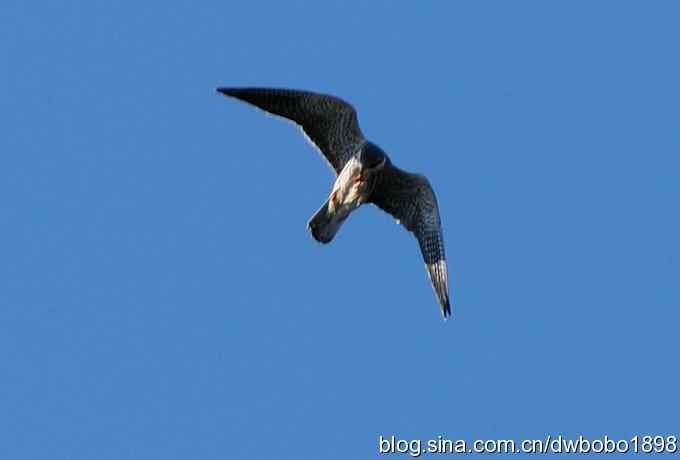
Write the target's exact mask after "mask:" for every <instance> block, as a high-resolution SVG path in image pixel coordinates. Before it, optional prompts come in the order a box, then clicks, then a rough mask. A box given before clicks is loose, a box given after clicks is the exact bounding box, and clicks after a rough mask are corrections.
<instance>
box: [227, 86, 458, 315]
mask: <svg viewBox="0 0 680 460" xmlns="http://www.w3.org/2000/svg"><path fill="white" fill-rule="evenodd" d="M218 91H219V92H220V93H222V94H224V95H226V96H230V97H234V98H237V99H240V100H243V101H245V102H248V103H250V104H252V105H255V106H256V107H259V108H260V109H262V110H264V111H266V112H268V113H271V114H273V115H277V116H281V117H283V118H286V119H288V120H291V121H293V122H294V123H296V124H298V125H299V126H300V127H301V128H302V130H303V131H304V133H305V134H306V135H307V137H308V138H309V139H310V141H311V142H312V143H313V144H314V145H315V146H316V147H317V148H318V149H319V150H320V151H321V153H322V154H323V156H324V157H325V158H326V160H328V162H329V163H330V165H331V167H332V168H333V169H334V170H335V172H336V174H337V178H336V180H335V183H334V184H333V188H332V190H331V193H330V195H329V197H328V199H327V200H326V202H325V203H324V204H323V205H322V206H321V207H320V208H319V210H318V211H317V212H316V213H315V214H314V215H313V216H312V218H311V219H310V220H309V223H308V228H309V230H310V232H311V234H312V236H313V237H314V239H316V240H317V241H319V242H321V243H330V242H331V241H332V239H333V237H334V236H335V235H336V233H337V232H338V230H339V229H340V227H341V226H342V224H343V223H344V222H345V221H346V220H347V218H348V217H349V215H350V214H351V213H352V211H354V210H355V209H357V208H358V207H359V206H361V205H363V204H365V203H372V204H375V205H376V206H378V207H379V208H380V209H382V210H384V211H386V212H387V213H389V214H391V215H392V216H394V217H395V219H397V221H398V222H399V223H401V224H402V225H403V226H404V227H405V228H406V229H407V230H408V231H410V232H413V233H414V235H415V236H416V238H417V239H418V242H419V244H420V249H421V252H422V254H423V259H424V261H425V265H426V267H427V271H428V274H429V276H430V280H431V282H432V286H433V288H434V291H435V294H436V296H437V299H438V300H439V304H440V306H441V309H442V313H443V315H444V317H445V318H446V317H448V316H449V315H450V314H451V307H450V302H449V294H448V273H447V265H446V256H445V252H444V240H443V235H442V229H441V221H440V217H439V207H438V205H437V199H436V197H435V194H434V191H433V190H432V187H431V186H430V183H429V181H428V180H427V179H426V178H425V177H424V176H422V175H418V174H411V173H408V172H405V171H402V170H401V169H399V168H397V167H396V166H394V165H393V164H392V161H391V160H390V158H389V157H388V156H387V154H386V153H385V152H383V151H382V149H380V147H378V146H377V145H375V144H373V143H372V142H370V141H367V140H366V139H365V138H364V136H363V133H362V132H361V129H360V128H359V122H358V120H357V115H356V111H355V110H354V108H353V107H352V106H351V105H350V104H348V103H347V102H345V101H343V100H341V99H338V98H336V97H334V96H329V95H324V94H318V93H312V92H309V91H297V90H287V89H273V88H219V89H218Z"/></svg>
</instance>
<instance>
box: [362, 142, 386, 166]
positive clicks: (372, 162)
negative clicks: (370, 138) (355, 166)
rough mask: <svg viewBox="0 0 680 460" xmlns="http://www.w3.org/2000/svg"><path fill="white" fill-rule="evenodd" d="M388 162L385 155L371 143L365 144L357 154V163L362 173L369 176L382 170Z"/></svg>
mask: <svg viewBox="0 0 680 460" xmlns="http://www.w3.org/2000/svg"><path fill="white" fill-rule="evenodd" d="M388 160H389V159H388V157H387V154H386V153H385V152H383V151H382V149H381V148H380V147H378V146H377V145H375V144H373V143H372V142H367V143H366V145H364V147H363V148H362V149H361V153H360V154H359V162H360V163H361V167H362V169H363V171H364V173H369V174H371V173H376V172H378V171H380V170H382V169H383V168H384V167H385V164H386V163H387V161H388Z"/></svg>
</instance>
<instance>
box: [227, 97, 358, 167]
mask: <svg viewBox="0 0 680 460" xmlns="http://www.w3.org/2000/svg"><path fill="white" fill-rule="evenodd" d="M217 91H218V92H219V93H222V94H224V95H226V96H231V97H234V98H236V99H240V100H242V101H245V102H247V103H249V104H252V105H254V106H256V107H259V108H260V109H262V110H264V111H265V112H268V113H270V114H272V115H277V116H280V117H283V118H287V119H289V120H291V121H293V122H294V123H296V124H297V125H299V126H300V127H301V128H302V130H303V131H304V133H305V134H306V135H307V137H308V138H309V140H310V141H311V142H312V143H313V144H314V145H315V146H316V147H317V148H318V149H319V150H320V151H321V153H322V154H323V156H324V157H325V158H326V160H328V162H329V163H330V165H331V166H332V167H333V169H334V170H335V173H336V174H339V173H340V171H342V168H343V166H345V163H347V160H349V159H350V157H351V156H352V155H353V154H354V153H355V152H356V150H357V149H358V147H359V146H360V145H361V144H362V143H363V142H364V135H363V134H362V132H361V129H360V128H359V121H358V119H357V113H356V111H355V110H354V107H352V106H351V105H350V104H348V103H347V102H345V101H343V100H342V99H339V98H337V97H334V96H328V95H325V94H317V93H312V92H309V91H297V90H290V89H274V88H217Z"/></svg>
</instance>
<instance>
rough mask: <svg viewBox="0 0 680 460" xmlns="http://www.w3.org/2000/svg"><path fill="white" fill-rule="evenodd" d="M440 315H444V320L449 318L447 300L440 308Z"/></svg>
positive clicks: (449, 306)
mask: <svg viewBox="0 0 680 460" xmlns="http://www.w3.org/2000/svg"><path fill="white" fill-rule="evenodd" d="M442 315H444V321H446V320H448V319H449V318H451V305H450V304H449V301H448V300H447V301H446V305H444V306H443V308H442Z"/></svg>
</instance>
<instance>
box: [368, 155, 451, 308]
mask: <svg viewBox="0 0 680 460" xmlns="http://www.w3.org/2000/svg"><path fill="white" fill-rule="evenodd" d="M371 201H372V202H373V203H374V204H375V205H376V206H378V207H379V208H380V209H382V210H383V211H386V212H387V213H389V214H391V215H392V216H393V217H394V218H395V219H397V221H398V222H399V223H401V224H402V225H403V226H404V227H406V229H407V230H408V231H410V232H413V234H414V235H415V236H416V238H417V239H418V243H419V244H420V251H421V252H422V254H423V260H424V261H425V266H426V268H427V273H428V275H429V276H430V281H431V282H432V287H433V288H434V292H435V294H436V296H437V300H438V301H439V305H440V306H441V310H442V314H443V315H444V318H446V317H448V316H450V315H451V305H450V302H449V286H448V285H449V281H448V270H447V266H446V254H445V252H444V236H443V233H442V226H441V220H440V218H439V206H438V205H437V198H436V196H435V194H434V190H432V187H431V186H430V182H429V181H428V180H427V178H425V177H424V176H421V175H418V174H410V173H407V172H405V171H402V170H400V169H398V168H396V167H394V166H391V165H390V166H389V167H386V168H385V170H384V172H383V177H382V179H381V181H380V183H379V184H378V185H377V186H376V188H375V190H374V192H373V195H372V198H371Z"/></svg>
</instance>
